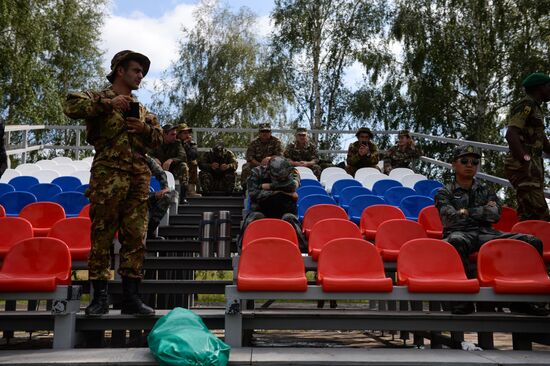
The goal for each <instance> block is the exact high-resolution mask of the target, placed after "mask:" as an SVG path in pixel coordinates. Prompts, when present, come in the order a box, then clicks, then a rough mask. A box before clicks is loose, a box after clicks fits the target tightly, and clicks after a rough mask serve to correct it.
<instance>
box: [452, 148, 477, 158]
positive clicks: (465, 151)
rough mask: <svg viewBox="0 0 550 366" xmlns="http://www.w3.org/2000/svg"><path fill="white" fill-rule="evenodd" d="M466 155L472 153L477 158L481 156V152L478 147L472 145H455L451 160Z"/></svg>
mask: <svg viewBox="0 0 550 366" xmlns="http://www.w3.org/2000/svg"><path fill="white" fill-rule="evenodd" d="M466 155H474V156H476V157H477V158H478V159H479V158H481V154H480V153H479V149H477V148H475V147H473V146H472V145H461V146H457V147H455V148H454V150H453V160H452V161H453V162H454V161H456V160H457V159H458V158H460V157H462V156H466Z"/></svg>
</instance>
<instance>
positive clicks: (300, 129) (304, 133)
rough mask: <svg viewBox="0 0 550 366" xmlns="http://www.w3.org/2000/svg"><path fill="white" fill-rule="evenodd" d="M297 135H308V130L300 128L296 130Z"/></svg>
mask: <svg viewBox="0 0 550 366" xmlns="http://www.w3.org/2000/svg"><path fill="white" fill-rule="evenodd" d="M296 135H307V129H306V128H305V127H298V128H297V129H296Z"/></svg>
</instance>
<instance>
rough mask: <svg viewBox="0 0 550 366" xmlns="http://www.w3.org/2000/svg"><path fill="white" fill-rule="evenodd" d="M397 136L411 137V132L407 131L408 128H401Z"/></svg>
mask: <svg viewBox="0 0 550 366" xmlns="http://www.w3.org/2000/svg"><path fill="white" fill-rule="evenodd" d="M397 136H398V137H401V136H407V137H411V134H410V133H409V130H401V131H399V134H398V135H397Z"/></svg>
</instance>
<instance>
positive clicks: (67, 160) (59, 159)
mask: <svg viewBox="0 0 550 366" xmlns="http://www.w3.org/2000/svg"><path fill="white" fill-rule="evenodd" d="M52 160H53V161H55V162H56V163H57V164H60V165H61V164H70V163H72V162H73V159H71V158H68V157H66V156H57V157H55V158H53V159H52Z"/></svg>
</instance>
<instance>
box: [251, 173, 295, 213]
mask: <svg viewBox="0 0 550 366" xmlns="http://www.w3.org/2000/svg"><path fill="white" fill-rule="evenodd" d="M263 183H269V184H270V185H271V189H269V190H264V189H262V184H263ZM299 186H300V175H299V174H298V171H297V170H296V169H292V173H290V175H289V176H288V179H287V180H285V181H283V182H278V181H275V182H273V181H272V179H271V176H270V175H269V172H268V170H267V168H266V167H265V166H257V167H255V168H254V169H252V171H251V174H250V177H248V181H247V187H248V193H250V204H251V209H252V211H254V210H255V209H256V208H257V206H255V203H256V202H258V201H261V200H263V199H266V198H268V197H270V196H272V195H274V194H276V193H277V192H278V191H280V192H287V193H292V192H296V189H297V188H298V187H299Z"/></svg>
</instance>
